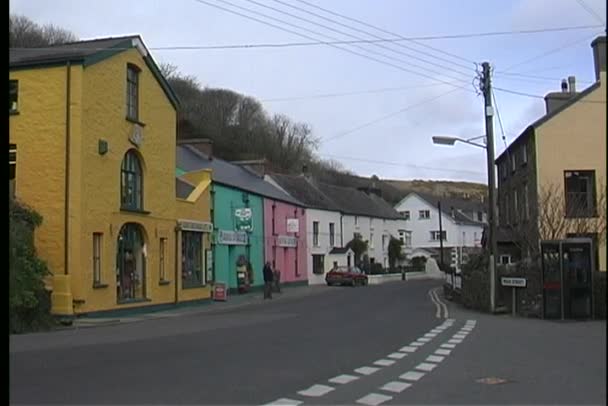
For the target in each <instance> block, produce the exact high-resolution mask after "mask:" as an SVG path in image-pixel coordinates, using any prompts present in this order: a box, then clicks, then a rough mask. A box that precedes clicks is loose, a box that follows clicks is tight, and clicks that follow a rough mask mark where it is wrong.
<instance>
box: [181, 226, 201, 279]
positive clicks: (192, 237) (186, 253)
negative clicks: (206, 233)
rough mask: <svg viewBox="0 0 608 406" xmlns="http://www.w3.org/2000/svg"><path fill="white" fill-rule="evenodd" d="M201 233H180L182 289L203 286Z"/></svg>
mask: <svg viewBox="0 0 608 406" xmlns="http://www.w3.org/2000/svg"><path fill="white" fill-rule="evenodd" d="M204 284H205V281H204V280H203V233H198V232H194V231H183V232H182V287H184V288H192V287H198V286H203V285H204Z"/></svg>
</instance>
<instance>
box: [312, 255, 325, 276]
mask: <svg viewBox="0 0 608 406" xmlns="http://www.w3.org/2000/svg"><path fill="white" fill-rule="evenodd" d="M312 273H314V274H316V275H323V274H324V273H325V255H313V256H312Z"/></svg>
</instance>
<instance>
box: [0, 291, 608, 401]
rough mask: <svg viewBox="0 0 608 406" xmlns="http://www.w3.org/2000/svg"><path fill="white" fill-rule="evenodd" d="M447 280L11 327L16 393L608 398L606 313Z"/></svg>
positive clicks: (166, 397)
mask: <svg viewBox="0 0 608 406" xmlns="http://www.w3.org/2000/svg"><path fill="white" fill-rule="evenodd" d="M438 286H439V285H438V282H436V281H411V282H397V283H390V284H384V285H379V286H368V287H362V288H347V287H344V288H340V287H333V288H327V290H326V291H324V292H322V293H317V294H315V295H311V296H301V297H297V298H291V299H289V298H285V297H282V298H281V299H279V300H274V301H272V302H270V301H267V302H266V303H263V304H261V305H255V306H250V307H243V308H238V309H233V310H230V311H223V312H215V313H214V312H207V313H191V314H184V315H180V316H179V317H171V318H164V319H157V320H146V321H142V322H138V323H130V324H121V325H116V326H106V327H96V328H87V329H78V330H65V331H58V332H52V333H43V334H31V335H25V336H13V337H11V341H10V345H11V348H10V357H9V358H10V359H9V361H10V386H9V388H10V399H11V403H12V404H42V403H55V404H91V403H94V404H197V405H201V404H214V405H217V404H232V405H234V404H247V405H262V404H268V403H273V402H274V403H275V404H277V403H278V404H303V405H306V404H328V405H330V404H362V405H367V406H376V405H380V404H382V405H396V404H463V405H464V404H606V385H605V382H606V329H605V328H606V323H605V321H604V322H566V323H563V322H550V321H542V320H532V319H520V318H512V317H510V316H490V315H485V314H481V313H476V312H470V311H466V310H463V309H462V308H460V307H459V306H457V305H453V304H449V303H448V305H447V306H445V308H444V306H443V305H442V303H443V302H445V301H444V300H442V299H441V297H439V300H440V301H441V302H437V300H436V299H435V297H434V296H433V297H432V298H431V296H432V295H429V292H430V291H432V290H433V289H436V288H438ZM287 294H288V293H285V294H284V295H287ZM436 302H437V303H436ZM446 311H448V315H447V316H448V317H447V318H446V317H445V316H446ZM484 378H490V379H486V380H485V381H483V379H484ZM479 380H482V381H479Z"/></svg>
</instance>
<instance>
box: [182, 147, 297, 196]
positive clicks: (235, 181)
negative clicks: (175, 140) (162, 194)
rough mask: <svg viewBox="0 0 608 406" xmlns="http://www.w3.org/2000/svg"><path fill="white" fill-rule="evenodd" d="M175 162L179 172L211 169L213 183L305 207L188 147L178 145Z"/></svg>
mask: <svg viewBox="0 0 608 406" xmlns="http://www.w3.org/2000/svg"><path fill="white" fill-rule="evenodd" d="M176 162H177V167H178V168H179V169H180V170H183V171H186V172H190V171H196V170H199V169H211V170H212V171H213V172H212V179H213V181H214V182H216V183H219V184H222V185H225V186H230V187H234V188H237V189H241V190H245V191H247V192H251V193H255V194H258V195H261V196H263V197H267V198H270V199H275V200H280V201H283V202H285V203H290V204H293V205H296V206H305V205H304V204H302V202H300V201H299V200H297V199H294V198H293V197H291V196H289V195H288V194H286V193H285V192H283V191H282V190H280V189H278V188H277V187H275V186H273V185H271V184H270V183H269V182H266V181H265V180H264V179H262V178H261V177H259V176H256V175H255V174H253V173H252V172H251V171H248V170H246V169H244V168H243V167H241V166H239V165H235V164H232V163H230V162H227V161H224V160H222V159H219V158H215V157H213V158H212V159H210V158H209V157H208V156H207V155H205V154H203V153H202V152H200V151H198V150H197V149H196V148H193V147H191V146H188V145H178V146H177V149H176Z"/></svg>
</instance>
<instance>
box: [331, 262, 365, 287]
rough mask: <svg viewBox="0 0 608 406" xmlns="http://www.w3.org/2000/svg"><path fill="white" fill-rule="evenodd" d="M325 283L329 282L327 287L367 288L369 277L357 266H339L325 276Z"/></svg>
mask: <svg viewBox="0 0 608 406" xmlns="http://www.w3.org/2000/svg"><path fill="white" fill-rule="evenodd" d="M325 282H327V286H331V285H349V286H365V285H367V275H365V274H364V273H363V271H362V270H361V269H359V268H357V267H356V266H350V267H349V266H339V267H337V268H334V269H332V270H331V271H329V272H328V273H327V274H325Z"/></svg>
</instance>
